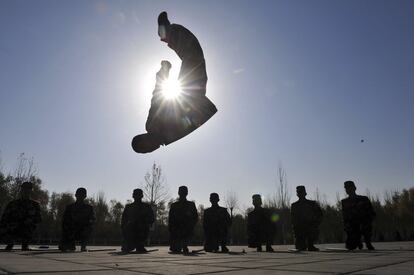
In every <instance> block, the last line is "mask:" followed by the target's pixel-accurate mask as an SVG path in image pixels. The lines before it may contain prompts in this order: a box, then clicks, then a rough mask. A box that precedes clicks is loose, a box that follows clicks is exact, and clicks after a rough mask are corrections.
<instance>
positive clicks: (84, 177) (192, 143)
mask: <svg viewBox="0 0 414 275" xmlns="http://www.w3.org/2000/svg"><path fill="white" fill-rule="evenodd" d="M163 10H166V11H167V12H168V13H169V17H170V20H171V21H172V22H175V23H179V24H182V25H184V26H186V27H187V28H189V29H190V30H191V31H192V32H193V33H194V34H195V35H196V36H197V37H198V39H199V41H200V43H201V46H202V47H203V50H204V53H205V58H206V62H207V73H208V76H209V81H208V86H207V96H208V97H209V98H210V99H211V100H212V101H213V102H214V103H215V104H216V106H217V107H218V109H219V111H218V113H217V114H216V115H215V116H214V117H213V118H212V119H211V120H210V121H208V122H207V124H205V125H204V126H203V127H201V128H200V129H198V130H197V131H195V132H194V133H192V134H191V135H189V136H187V137H185V138H184V139H182V140H180V141H178V142H176V143H174V144H171V145H169V146H167V147H164V148H161V149H159V150H157V151H156V152H154V153H152V154H147V155H138V154H136V153H134V152H133V151H132V149H131V147H130V141H131V138H132V137H133V136H134V135H136V134H139V133H142V132H144V124H145V120H146V116H147V112H148V109H149V105H150V97H151V93H152V88H153V84H154V83H153V81H154V76H155V75H154V74H155V72H156V70H157V69H158V66H159V62H160V61H161V60H162V59H168V60H170V61H171V62H172V63H173V68H174V69H176V70H178V68H179V66H180V60H179V59H178V57H177V56H176V54H175V53H174V52H173V51H172V50H171V49H169V48H168V47H167V46H166V44H164V43H162V42H160V41H159V38H158V36H157V16H158V14H159V12H161V11H163ZM413 49H414V2H413V1H356V0H355V1H307V0H303V1H44V0H39V1H10V0H9V1H6V0H3V1H0V125H1V127H0V129H1V130H0V131H1V132H0V150H1V151H2V153H1V156H2V159H3V162H4V163H5V164H6V169H10V168H11V167H12V166H13V165H14V163H15V160H16V157H17V156H18V155H19V153H20V152H25V153H26V154H27V155H28V156H33V157H34V158H35V161H36V163H37V166H38V170H39V176H40V177H41V178H42V179H43V180H44V185H45V187H46V188H47V189H49V190H51V191H57V192H63V191H73V190H74V189H75V188H76V187H78V186H84V187H87V188H88V189H89V193H90V194H93V193H97V192H98V191H99V190H102V191H104V192H105V193H106V196H107V197H108V199H111V198H116V199H119V200H121V201H125V200H126V199H128V198H129V197H130V195H131V190H132V189H133V188H136V187H137V186H140V184H141V183H142V181H143V177H144V174H145V172H146V171H147V170H149V169H150V167H151V165H152V163H153V162H156V163H158V164H160V165H161V166H162V167H163V169H164V172H165V175H166V179H167V183H168V185H169V189H170V193H171V195H172V196H175V194H176V191H177V187H178V186H179V185H187V186H188V187H189V189H190V194H189V198H190V199H195V200H196V202H197V203H203V204H205V205H206V204H208V203H207V202H208V194H209V193H210V192H218V193H219V194H221V195H224V194H225V193H226V192H227V190H230V189H233V190H235V191H236V192H237V193H238V195H239V199H240V201H241V205H246V206H247V205H249V204H250V197H251V194H252V193H260V194H263V195H264V196H268V195H270V194H271V193H272V192H274V190H275V179H276V170H277V166H278V163H279V162H281V163H283V166H284V167H285V169H286V172H287V176H288V183H289V185H290V188H291V193H292V195H293V196H292V199H294V198H295V196H294V187H295V186H296V185H305V186H306V187H307V188H308V193H309V194H310V195H311V194H313V193H314V191H315V189H316V188H317V187H318V188H319V190H320V191H321V192H322V193H325V194H326V195H327V197H328V199H329V200H331V201H333V200H334V199H335V194H336V193H337V192H339V194H340V195H341V196H343V182H344V180H348V179H353V180H355V181H356V183H357V186H358V189H359V191H360V192H361V193H365V190H366V189H370V190H371V193H373V194H382V193H383V192H384V190H394V189H402V188H407V187H411V186H413V185H414V123H413V118H414V108H413V107H414V50H413ZM176 72H177V71H175V75H176ZM361 139H365V142H364V143H361V142H360V140H361Z"/></svg>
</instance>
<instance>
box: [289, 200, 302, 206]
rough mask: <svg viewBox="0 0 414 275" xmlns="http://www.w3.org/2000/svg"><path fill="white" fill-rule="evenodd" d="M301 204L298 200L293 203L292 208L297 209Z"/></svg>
mask: <svg viewBox="0 0 414 275" xmlns="http://www.w3.org/2000/svg"><path fill="white" fill-rule="evenodd" d="M299 203H300V201H299V200H297V201H295V202H293V203H292V205H291V207H296V206H298V205H299Z"/></svg>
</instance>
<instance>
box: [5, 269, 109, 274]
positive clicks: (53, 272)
mask: <svg viewBox="0 0 414 275" xmlns="http://www.w3.org/2000/svg"><path fill="white" fill-rule="evenodd" d="M89 271H108V269H101V268H99V269H79V270H49V271H22V272H10V271H8V272H7V274H39V273H40V274H42V273H50V274H55V273H69V272H89Z"/></svg>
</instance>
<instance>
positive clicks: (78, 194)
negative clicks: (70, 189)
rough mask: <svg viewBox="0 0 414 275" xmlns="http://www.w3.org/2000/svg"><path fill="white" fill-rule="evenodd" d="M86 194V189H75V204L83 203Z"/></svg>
mask: <svg viewBox="0 0 414 275" xmlns="http://www.w3.org/2000/svg"><path fill="white" fill-rule="evenodd" d="M86 196H87V193H86V189H85V188H83V187H80V188H78V189H76V193H75V197H76V201H77V202H83V201H84V200H85V199H86Z"/></svg>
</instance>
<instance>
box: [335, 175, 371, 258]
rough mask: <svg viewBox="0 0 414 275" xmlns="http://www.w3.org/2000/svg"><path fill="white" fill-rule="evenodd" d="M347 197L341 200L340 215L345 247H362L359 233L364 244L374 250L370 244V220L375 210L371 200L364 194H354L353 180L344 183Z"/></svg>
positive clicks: (352, 248)
mask: <svg viewBox="0 0 414 275" xmlns="http://www.w3.org/2000/svg"><path fill="white" fill-rule="evenodd" d="M344 187H345V191H346V193H347V194H348V198H345V199H343V200H342V201H341V202H342V216H343V219H344V230H345V232H346V236H347V238H346V248H347V249H349V250H354V249H356V248H357V247H358V248H359V249H362V242H361V235H362V236H364V241H365V245H366V246H367V248H368V249H369V250H374V249H375V248H374V246H373V245H372V244H371V235H372V221H373V220H374V218H375V212H374V209H373V208H372V205H371V201H370V200H369V199H368V197H366V196H360V195H357V194H356V186H355V183H354V182H353V181H346V182H345V183H344Z"/></svg>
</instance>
